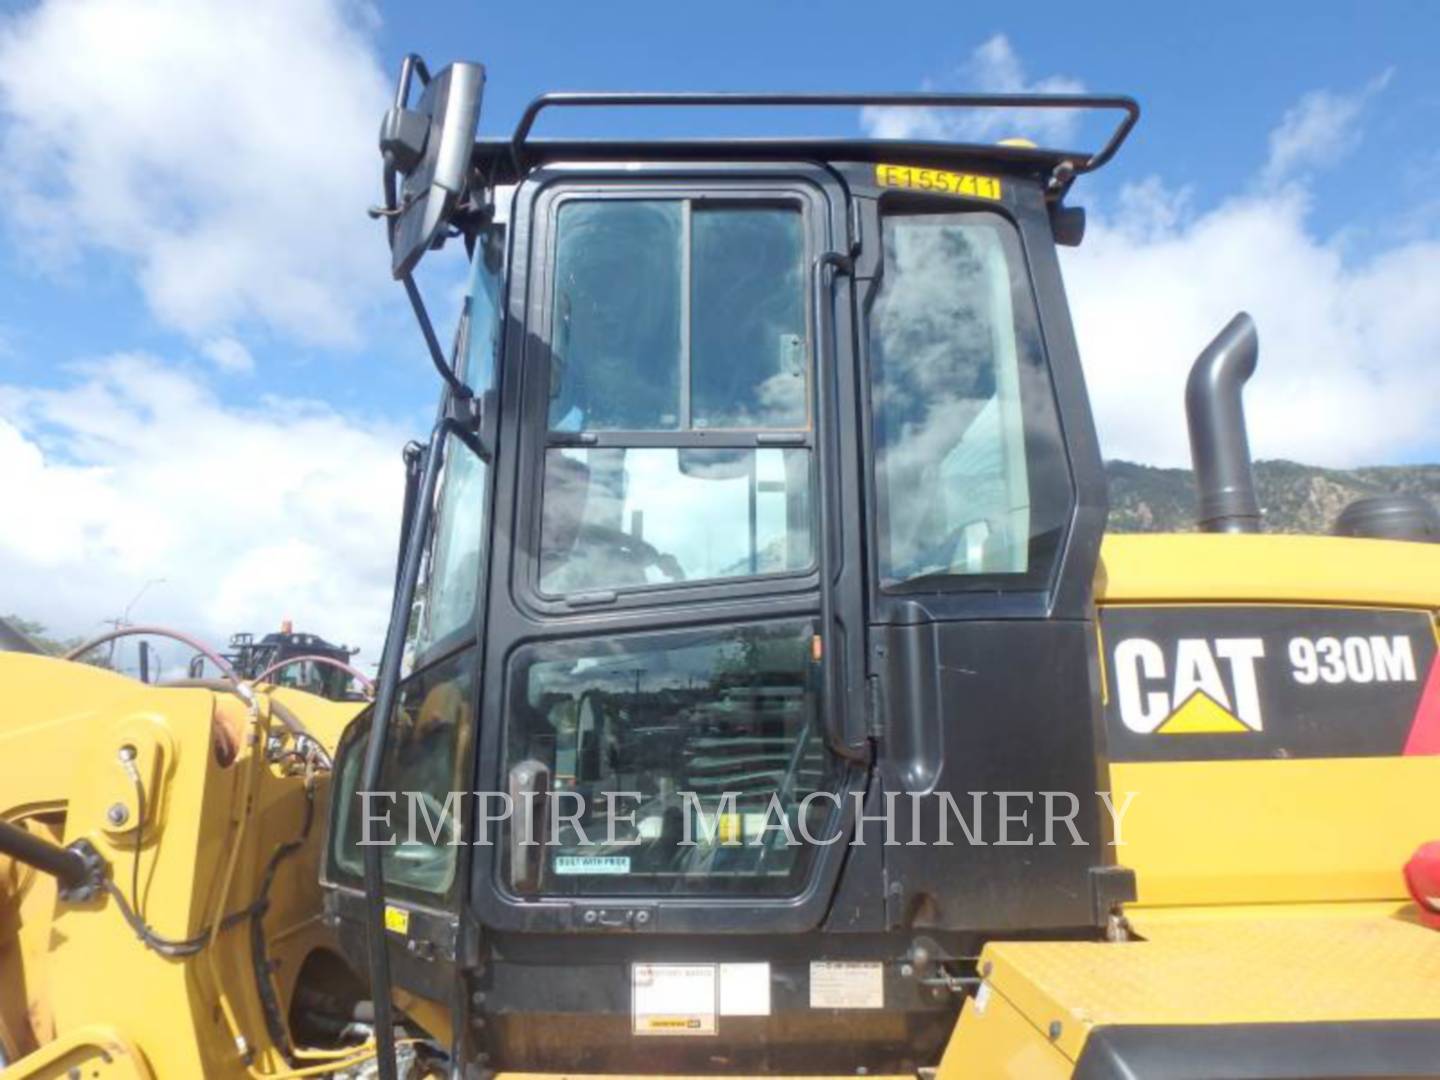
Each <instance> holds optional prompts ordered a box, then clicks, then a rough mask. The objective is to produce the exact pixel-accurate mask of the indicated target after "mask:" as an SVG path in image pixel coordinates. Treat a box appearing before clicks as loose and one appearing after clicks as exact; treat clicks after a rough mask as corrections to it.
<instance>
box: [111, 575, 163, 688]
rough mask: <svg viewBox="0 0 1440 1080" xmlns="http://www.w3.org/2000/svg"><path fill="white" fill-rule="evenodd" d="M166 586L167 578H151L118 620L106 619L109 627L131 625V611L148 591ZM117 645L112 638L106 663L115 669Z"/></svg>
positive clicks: (138, 591) (127, 605) (117, 628)
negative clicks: (151, 587)
mask: <svg viewBox="0 0 1440 1080" xmlns="http://www.w3.org/2000/svg"><path fill="white" fill-rule="evenodd" d="M164 584H165V578H163V577H157V578H151V579H150V580H149V581H147V582H145V584H144V585H141V586H140V588H139V589H138V590H137V591H136V593H135V595H134V596H132V597H131V598H130V602H129V603H128V604H126V605H125V610H124V611H123V612H121V614H120V617H119V618H118V619H106V620H105V624H106V625H107V626H113V627H114V628H115V629H116V630H120V629H122V628H123V627H126V626H129V625H131V623H130V610H131V609H132V608H133V607H134V606H135V605H136V604H138V603H139V602H140V598H141V597H142V596H144V595H145V593H146V591H148V590H149V588H150V586H152V585H164ZM115 645H116V639H113V638H112V639H111V641H110V653H109V656H108V657H107V659H106V661H105V662H106V663H107V664H108V665H109V666H110V667H111V668H114V666H115Z"/></svg>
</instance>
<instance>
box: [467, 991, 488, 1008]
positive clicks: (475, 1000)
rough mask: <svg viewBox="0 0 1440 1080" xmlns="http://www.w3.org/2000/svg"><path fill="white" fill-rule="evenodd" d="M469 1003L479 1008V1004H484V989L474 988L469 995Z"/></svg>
mask: <svg viewBox="0 0 1440 1080" xmlns="http://www.w3.org/2000/svg"><path fill="white" fill-rule="evenodd" d="M470 1004H471V1005H474V1006H475V1007H476V1008H477V1009H478V1008H480V1006H481V1005H484V1004H485V991H484V990H476V991H475V993H473V994H471V995H470Z"/></svg>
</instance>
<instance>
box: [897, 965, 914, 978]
mask: <svg viewBox="0 0 1440 1080" xmlns="http://www.w3.org/2000/svg"><path fill="white" fill-rule="evenodd" d="M900 974H901V975H903V976H905V978H907V979H908V978H909V977H910V976H911V975H914V974H915V968H914V967H912V966H911V965H910V964H901V965H900Z"/></svg>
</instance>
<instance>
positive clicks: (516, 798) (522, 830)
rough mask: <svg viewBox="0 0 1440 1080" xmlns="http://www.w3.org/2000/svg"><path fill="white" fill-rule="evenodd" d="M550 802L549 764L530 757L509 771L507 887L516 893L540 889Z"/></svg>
mask: <svg viewBox="0 0 1440 1080" xmlns="http://www.w3.org/2000/svg"><path fill="white" fill-rule="evenodd" d="M549 804H550V767H549V766H548V765H546V764H544V763H543V762H540V761H536V760H534V759H533V758H532V759H530V760H527V761H522V762H520V763H519V764H518V765H516V766H514V767H513V768H512V769H511V770H510V805H511V807H512V812H511V818H510V887H511V888H512V889H513V890H515V891H516V892H520V893H533V892H538V891H539V890H540V882H541V879H542V878H543V877H544V868H545V853H544V847H545V839H546V832H547V829H546V822H547V821H548V820H549V817H550V814H549V810H550V805H549ZM537 815H538V818H539V820H536V818H537Z"/></svg>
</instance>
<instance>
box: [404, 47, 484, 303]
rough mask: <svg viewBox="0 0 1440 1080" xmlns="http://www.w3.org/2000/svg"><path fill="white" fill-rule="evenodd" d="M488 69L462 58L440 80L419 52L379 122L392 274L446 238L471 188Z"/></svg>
mask: <svg viewBox="0 0 1440 1080" xmlns="http://www.w3.org/2000/svg"><path fill="white" fill-rule="evenodd" d="M416 74H418V75H419V76H420V81H421V83H422V85H423V87H424V88H423V89H422V91H421V93H420V100H419V101H417V102H416V103H415V105H414V107H413V108H412V107H411V106H410V82H411V79H412V77H413V76H414V75H416ZM484 88H485V69H484V68H483V67H482V66H481V65H479V64H472V63H455V64H451V65H450V66H448V67H446V68H444V69H442V70H441V71H440V72H439V73H438V74H436V75H435V76H434V77H433V78H432V77H430V74H429V72H428V71H427V70H426V68H425V65H424V62H423V61H421V60H420V59H419V58H418V57H414V56H410V57H406V59H405V64H404V66H403V67H402V68H401V69H400V82H399V85H398V86H397V88H396V91H395V104H394V106H393V107H392V108H391V109H390V110H389V111H388V112H387V113H386V114H385V118H384V119H383V120H382V121H381V123H380V153H381V154H382V155H383V156H384V158H385V210H384V214H385V216H386V218H387V219H388V222H389V226H390V261H391V272H392V273H393V274H394V276H395V278H396V279H397V280H399V279H403V278H404V277H405V276H406V275H408V274H409V273H410V272H411V271H412V270H414V269H415V265H416V264H417V263H418V262H419V261H420V258H421V256H423V255H424V254H425V252H426V251H428V250H429V249H430V248H432V247H435V246H436V245H437V244H438V243H439V242H440V241H441V240H443V238H444V234H445V230H446V228H447V226H448V224H449V219H450V215H451V214H452V213H454V211H455V207H456V206H457V205H458V204H459V202H460V199H461V197H462V196H463V195H464V193H465V185H466V182H467V180H468V178H469V175H470V154H471V151H472V149H473V148H474V144H475V127H476V124H477V123H478V122H479V119H480V99H481V94H482V92H483V90H484Z"/></svg>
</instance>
